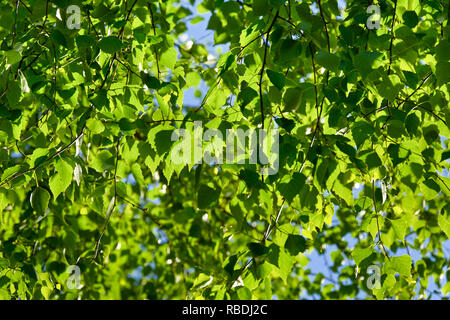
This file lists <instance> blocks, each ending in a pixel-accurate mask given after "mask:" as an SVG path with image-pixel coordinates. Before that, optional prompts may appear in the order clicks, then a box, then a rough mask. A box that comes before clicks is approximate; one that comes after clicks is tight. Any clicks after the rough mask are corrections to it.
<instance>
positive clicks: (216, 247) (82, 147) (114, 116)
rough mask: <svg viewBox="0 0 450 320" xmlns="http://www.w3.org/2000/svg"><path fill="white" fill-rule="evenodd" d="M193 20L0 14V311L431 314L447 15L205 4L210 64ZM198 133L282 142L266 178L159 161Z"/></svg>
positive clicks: (247, 1) (303, 4) (178, 5)
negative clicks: (61, 307)
mask: <svg viewBox="0 0 450 320" xmlns="http://www.w3.org/2000/svg"><path fill="white" fill-rule="evenodd" d="M369 4H375V5H378V6H379V7H380V9H381V21H380V28H379V29H373V30H370V29H368V28H367V27H366V22H367V19H368V18H369V16H370V14H369V13H367V11H366V9H367V6H368V5H369ZM69 5H77V6H79V8H80V9H81V25H80V28H79V29H77V28H75V29H70V28H68V27H67V24H66V21H67V20H68V19H69V18H70V12H69V13H68V12H67V7H68V6H69ZM193 5H194V1H193V0H192V1H191V3H187V2H182V1H181V2H180V1H176V0H162V1H148V0H104V1H100V0H96V1H87V0H73V1H68V0H45V1H43V0H17V1H3V2H2V3H1V5H0V42H1V43H0V50H1V51H0V68H1V69H0V72H1V80H0V146H1V147H0V210H1V214H0V298H1V299H9V298H12V299H30V298H32V299H42V298H45V299H49V298H50V299H75V298H82V299H111V298H114V299H130V298H137V299H140V298H149V299H173V298H181V299H184V298H196V299H200V298H205V299H230V298H232V299H250V298H255V299H259V298H268V299H270V298H272V297H273V296H276V297H278V298H280V299H297V298H299V297H304V296H307V297H313V296H314V297H315V296H318V297H320V298H323V299H328V298H332V299H343V298H354V297H368V298H377V299H383V298H396V299H399V298H400V299H410V298H427V297H431V296H430V294H429V292H428V289H427V288H428V287H429V283H428V282H429V279H430V277H433V278H434V282H435V285H434V286H435V287H436V288H437V289H436V290H437V291H435V292H434V293H435V294H438V296H442V297H444V296H445V295H446V294H447V293H448V292H449V291H450V286H449V284H448V283H447V284H446V285H442V282H441V281H440V279H441V278H446V279H447V280H448V279H449V278H450V273H449V271H447V274H446V275H445V272H446V268H447V266H448V263H449V260H448V259H449V258H448V252H447V253H446V252H445V248H444V247H443V244H444V243H445V240H448V238H449V236H450V201H449V199H450V181H449V180H450V179H449V178H448V177H446V174H445V172H448V167H449V164H448V161H447V159H448V158H449V157H450V150H449V149H448V141H449V140H447V139H446V138H448V137H449V136H450V134H449V133H450V131H449V124H450V110H449V108H448V103H449V100H450V86H449V80H450V61H449V60H450V54H449V53H450V42H449V39H448V35H449V31H450V30H449V26H448V17H449V3H448V1H447V0H423V1H419V0H393V1H391V0H378V1H373V3H372V1H363V0H349V1H348V2H347V3H346V6H345V9H342V8H339V6H338V2H337V1H336V0H317V1H313V0H308V1H294V0H241V1H234V0H229V1H224V0H205V1H202V2H199V3H196V4H195V5H196V10H197V11H198V13H200V14H202V13H209V16H208V17H209V21H208V23H207V28H208V29H209V30H212V31H213V32H214V44H225V45H229V50H228V51H227V52H226V53H225V54H223V55H221V56H220V57H219V59H218V60H217V62H215V61H214V60H212V59H211V56H210V53H209V51H208V50H209V48H207V47H206V46H205V45H203V44H201V43H195V42H192V41H189V42H186V43H183V42H181V40H180V35H182V34H183V33H185V32H186V31H187V27H188V25H189V24H195V23H199V22H200V21H201V20H202V19H203V16H200V15H198V14H197V13H195V12H192V6H193ZM202 83H203V84H206V85H207V86H208V87H209V90H208V92H206V93H204V96H203V100H202V102H201V104H199V105H197V106H194V108H191V107H192V106H190V107H189V106H185V105H184V104H183V101H184V92H185V91H186V90H187V89H189V88H197V92H199V90H198V88H199V85H200V84H202ZM195 120H198V121H202V122H203V125H204V127H206V128H210V129H219V130H221V131H222V132H225V130H226V129H230V128H243V129H246V128H258V127H259V128H274V127H277V128H279V129H280V147H279V149H280V156H279V159H280V166H279V171H278V172H277V173H276V174H274V175H270V176H266V177H261V176H260V175H259V172H260V170H259V169H260V165H251V164H246V165H239V164H227V165H213V166H210V165H207V164H200V165H193V164H176V163H174V162H172V161H171V157H170V153H171V150H172V149H173V148H174V146H175V145H176V144H174V142H172V141H171V139H170V137H171V134H172V132H173V131H174V130H175V129H177V128H186V129H192V127H193V125H194V124H193V122H194V121H195ZM327 247H328V248H334V249H335V250H334V251H332V252H331V254H330V258H331V262H332V263H331V265H329V269H330V273H332V274H337V275H338V277H337V279H329V276H328V275H327V274H323V273H322V272H315V270H311V268H310V266H309V258H308V254H309V253H311V252H312V251H317V252H318V253H319V254H320V255H323V254H325V252H326V249H327ZM410 253H414V254H413V256H414V257H413V256H411V255H410ZM413 258H414V259H413ZM69 265H77V266H78V267H79V268H80V269H81V279H80V284H81V285H80V287H79V288H72V289H71V288H70V287H68V286H67V282H68V280H69V277H70V276H71V274H70V273H67V272H66V270H67V267H68V266H69ZM371 265H378V266H379V267H380V269H381V274H380V285H378V286H376V287H375V288H373V289H372V288H368V287H367V279H368V277H369V276H370V275H369V274H368V273H367V270H368V267H369V266H371Z"/></svg>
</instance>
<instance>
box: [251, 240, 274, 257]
mask: <svg viewBox="0 0 450 320" xmlns="http://www.w3.org/2000/svg"><path fill="white" fill-rule="evenodd" d="M247 247H248V248H249V249H250V251H251V253H252V256H253V257H259V256H262V255H264V254H266V253H267V252H268V251H269V249H268V248H267V247H266V246H265V245H263V244H261V243H259V242H250V243H249V244H247Z"/></svg>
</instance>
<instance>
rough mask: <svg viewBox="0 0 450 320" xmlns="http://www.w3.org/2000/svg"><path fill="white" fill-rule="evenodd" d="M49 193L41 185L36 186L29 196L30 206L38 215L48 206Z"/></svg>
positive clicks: (43, 212)
mask: <svg viewBox="0 0 450 320" xmlns="http://www.w3.org/2000/svg"><path fill="white" fill-rule="evenodd" d="M49 200H50V193H48V191H47V190H45V189H44V188H42V187H36V189H34V190H33V192H32V193H31V196H30V202H31V207H32V208H33V209H34V210H35V211H36V213H37V214H39V215H44V214H45V212H46V211H47V208H48V202H49Z"/></svg>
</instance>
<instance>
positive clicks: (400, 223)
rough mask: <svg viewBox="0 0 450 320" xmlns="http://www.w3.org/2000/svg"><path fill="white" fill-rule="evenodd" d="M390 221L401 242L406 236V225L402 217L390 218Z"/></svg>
mask: <svg viewBox="0 0 450 320" xmlns="http://www.w3.org/2000/svg"><path fill="white" fill-rule="evenodd" d="M391 223H392V227H393V228H394V232H395V235H396V236H397V239H399V240H400V241H402V242H403V240H404V239H405V236H406V228H407V227H408V225H407V223H406V221H405V220H403V219H396V220H391Z"/></svg>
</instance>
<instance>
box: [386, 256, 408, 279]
mask: <svg viewBox="0 0 450 320" xmlns="http://www.w3.org/2000/svg"><path fill="white" fill-rule="evenodd" d="M411 263H412V258H411V257H410V256H408V255H403V256H399V257H391V258H390V260H388V261H387V262H386V264H385V267H384V269H385V271H386V273H388V274H395V273H399V274H400V275H402V276H405V277H410V276H411Z"/></svg>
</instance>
